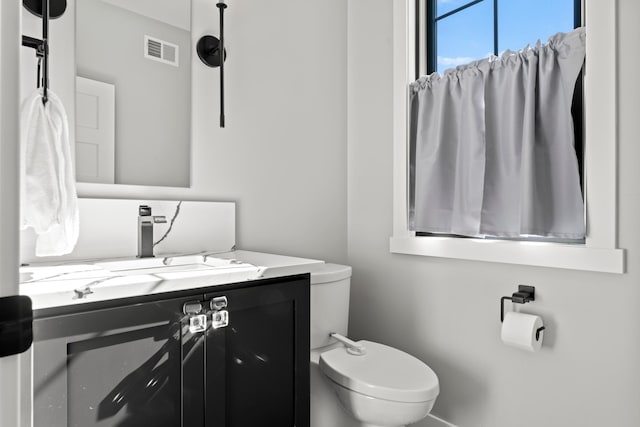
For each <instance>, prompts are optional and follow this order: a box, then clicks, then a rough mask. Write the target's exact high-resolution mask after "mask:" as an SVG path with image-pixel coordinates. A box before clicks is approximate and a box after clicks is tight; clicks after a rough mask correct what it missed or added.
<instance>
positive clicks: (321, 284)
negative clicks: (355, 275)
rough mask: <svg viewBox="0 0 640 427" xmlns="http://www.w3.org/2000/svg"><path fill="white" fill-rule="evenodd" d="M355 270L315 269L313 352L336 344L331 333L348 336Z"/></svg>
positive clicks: (321, 266) (341, 267)
mask: <svg viewBox="0 0 640 427" xmlns="http://www.w3.org/2000/svg"><path fill="white" fill-rule="evenodd" d="M350 287H351V267H349V266H348V265H339V264H318V265H314V266H313V267H312V269H311V307H310V310H311V313H310V316H311V349H312V350H313V349H316V348H320V347H324V346H326V345H329V344H332V343H334V342H335V340H333V339H331V338H330V337H329V334H330V333H331V332H337V333H339V334H342V335H345V336H346V335H347V327H348V326H349V289H350Z"/></svg>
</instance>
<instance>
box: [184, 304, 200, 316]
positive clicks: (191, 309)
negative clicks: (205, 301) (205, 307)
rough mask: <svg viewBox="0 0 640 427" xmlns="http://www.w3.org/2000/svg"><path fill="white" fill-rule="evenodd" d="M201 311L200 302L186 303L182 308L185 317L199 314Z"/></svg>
mask: <svg viewBox="0 0 640 427" xmlns="http://www.w3.org/2000/svg"><path fill="white" fill-rule="evenodd" d="M201 311H202V303H201V302H200V301H191V302H186V303H184V305H183V306H182V312H183V313H184V314H186V315H190V314H199V313H200V312H201Z"/></svg>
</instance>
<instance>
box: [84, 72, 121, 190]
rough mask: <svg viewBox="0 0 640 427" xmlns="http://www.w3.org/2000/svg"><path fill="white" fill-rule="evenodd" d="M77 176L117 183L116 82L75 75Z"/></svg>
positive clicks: (89, 180)
mask: <svg viewBox="0 0 640 427" xmlns="http://www.w3.org/2000/svg"><path fill="white" fill-rule="evenodd" d="M76 179H77V180H78V181H82V182H98V183H103V184H114V183H115V86H114V85H112V84H109V83H103V82H99V81H96V80H91V79H86V78H84V77H76Z"/></svg>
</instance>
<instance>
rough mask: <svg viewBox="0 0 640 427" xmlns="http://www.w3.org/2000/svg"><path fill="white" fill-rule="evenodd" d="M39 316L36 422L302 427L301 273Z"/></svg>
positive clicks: (305, 364)
mask: <svg viewBox="0 0 640 427" xmlns="http://www.w3.org/2000/svg"><path fill="white" fill-rule="evenodd" d="M76 307H77V308H75V309H72V308H60V309H46V310H41V311H39V312H36V313H35V314H36V320H35V321H34V346H33V349H32V357H33V374H32V375H33V377H32V378H33V416H34V419H33V425H34V426H35V427H67V426H69V427H94V426H96V427H97V426H100V427H107V426H108V427H129V426H154V427H200V426H206V427H260V426H264V427H287V426H291V427H293V426H297V427H305V426H309V275H297V276H289V277H285V278H277V279H265V280H260V281H254V282H244V283H237V284H231V285H224V286H216V287H210V288H203V289H197V290H191V291H180V292H174V293H168V294H161V295H155V296H145V297H136V298H134V299H131V298H129V299H126V300H116V301H108V302H101V303H87V304H82V305H79V306H76Z"/></svg>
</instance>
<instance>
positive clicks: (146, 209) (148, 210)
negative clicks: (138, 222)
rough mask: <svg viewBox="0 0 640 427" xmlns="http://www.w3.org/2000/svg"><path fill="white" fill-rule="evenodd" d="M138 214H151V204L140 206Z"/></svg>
mask: <svg viewBox="0 0 640 427" xmlns="http://www.w3.org/2000/svg"><path fill="white" fill-rule="evenodd" d="M138 215H140V216H151V206H147V205H140V206H138Z"/></svg>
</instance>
